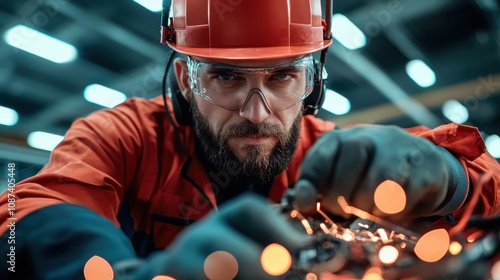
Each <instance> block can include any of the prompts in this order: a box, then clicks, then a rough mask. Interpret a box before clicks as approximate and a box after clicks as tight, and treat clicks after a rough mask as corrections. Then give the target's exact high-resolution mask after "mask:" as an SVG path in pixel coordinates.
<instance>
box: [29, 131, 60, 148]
mask: <svg viewBox="0 0 500 280" xmlns="http://www.w3.org/2000/svg"><path fill="white" fill-rule="evenodd" d="M63 138H64V137H63V136H61V135H57V134H52V133H48V132H43V131H34V132H31V133H30V134H29V135H28V145H30V146H31V147H33V148H36V149H40V150H45V151H49V152H51V151H52V150H54V148H55V147H56V146H57V145H58V144H59V143H60V142H61V141H62V140H63Z"/></svg>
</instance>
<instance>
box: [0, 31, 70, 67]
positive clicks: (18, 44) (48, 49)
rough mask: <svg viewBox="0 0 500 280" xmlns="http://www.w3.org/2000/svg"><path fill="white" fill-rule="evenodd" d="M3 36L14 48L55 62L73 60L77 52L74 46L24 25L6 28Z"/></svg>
mask: <svg viewBox="0 0 500 280" xmlns="http://www.w3.org/2000/svg"><path fill="white" fill-rule="evenodd" d="M3 38H4V40H5V42H7V44H9V45H11V46H13V47H15V48H18V49H21V50H23V51H26V52H29V53H32V54H34V55H37V56H39V57H42V58H44V59H47V60H50V61H52V62H55V63H67V62H70V61H73V60H75V58H76V56H77V54H78V51H77V50H76V48H75V47H74V46H72V45H70V44H68V43H66V42H63V41H61V40H58V39H56V38H53V37H50V36H49V35H46V34H44V33H41V32H39V31H37V30H35V29H32V28H29V27H27V26H24V25H16V26H14V27H12V28H11V29H9V30H7V31H6V32H5V33H4V35H3Z"/></svg>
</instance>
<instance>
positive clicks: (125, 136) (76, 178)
mask: <svg viewBox="0 0 500 280" xmlns="http://www.w3.org/2000/svg"><path fill="white" fill-rule="evenodd" d="M129 111H131V110H130V109H129V107H127V106H123V108H115V109H114V110H103V111H99V112H96V113H94V114H92V115H90V116H88V117H86V118H82V119H79V120H77V121H75V122H74V123H73V125H72V126H71V128H70V129H69V130H68V132H67V133H66V135H65V137H64V140H63V141H62V142H61V143H60V144H59V145H58V146H57V147H56V148H55V149H54V151H53V152H52V153H51V156H50V160H49V162H48V163H47V164H46V165H45V166H44V167H43V168H42V170H41V171H40V172H39V173H38V174H37V175H35V176H33V177H31V178H28V179H26V180H24V181H21V182H18V183H17V184H16V185H15V188H14V189H12V191H11V192H10V194H11V197H10V198H11V200H12V194H13V195H15V210H14V213H9V212H8V207H7V205H8V198H9V193H8V192H4V193H2V194H1V195H0V223H1V225H0V234H3V233H4V232H5V231H6V225H7V223H8V220H7V218H12V217H11V216H12V214H14V215H13V217H14V218H16V219H17V220H18V221H19V220H20V219H22V218H23V217H24V216H26V215H28V214H29V213H31V212H33V211H36V210H38V209H40V208H43V207H46V206H50V205H53V204H58V203H70V204H78V205H82V206H85V207H87V208H89V209H91V210H92V211H94V212H96V213H98V214H100V215H102V216H103V217H106V218H108V219H109V220H111V221H112V222H114V223H115V224H116V225H118V222H117V220H116V216H117V213H118V210H119V206H120V203H121V201H122V199H123V195H124V191H125V187H126V186H128V185H129V184H130V182H131V180H132V178H133V176H134V174H135V170H136V168H137V165H138V164H139V162H140V160H139V159H140V154H141V153H140V151H141V149H140V148H139V147H140V146H141V145H142V144H141V137H140V133H139V132H138V131H139V130H138V129H136V126H137V123H136V121H134V120H133V119H132V118H130V117H129V116H130V115H132V112H129Z"/></svg>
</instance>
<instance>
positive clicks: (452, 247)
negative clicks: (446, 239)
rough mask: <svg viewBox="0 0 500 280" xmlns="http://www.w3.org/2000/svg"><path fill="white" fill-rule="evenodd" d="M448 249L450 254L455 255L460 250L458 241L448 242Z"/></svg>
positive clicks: (460, 246)
mask: <svg viewBox="0 0 500 280" xmlns="http://www.w3.org/2000/svg"><path fill="white" fill-rule="evenodd" d="M448 251H450V254H452V255H454V256H456V255H458V254H460V252H462V245H461V244H460V243H458V242H457V241H453V242H451V244H450V248H449V249H448Z"/></svg>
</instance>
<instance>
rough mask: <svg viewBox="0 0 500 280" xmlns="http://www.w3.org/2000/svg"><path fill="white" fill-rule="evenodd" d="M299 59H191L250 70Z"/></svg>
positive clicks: (297, 57) (296, 57)
mask: <svg viewBox="0 0 500 280" xmlns="http://www.w3.org/2000/svg"><path fill="white" fill-rule="evenodd" d="M301 57H302V56H295V57H289V58H280V59H270V60H230V59H208V58H203V57H196V56H193V58H194V59H196V60H198V61H202V62H206V63H210V64H220V65H227V66H235V67H251V68H260V67H273V66H277V65H281V64H285V63H288V62H291V61H294V60H297V59H299V58H301Z"/></svg>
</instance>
